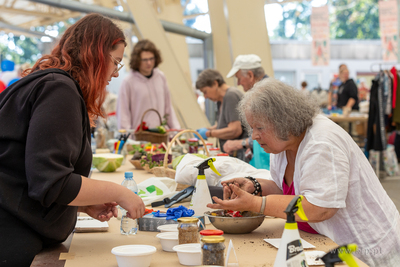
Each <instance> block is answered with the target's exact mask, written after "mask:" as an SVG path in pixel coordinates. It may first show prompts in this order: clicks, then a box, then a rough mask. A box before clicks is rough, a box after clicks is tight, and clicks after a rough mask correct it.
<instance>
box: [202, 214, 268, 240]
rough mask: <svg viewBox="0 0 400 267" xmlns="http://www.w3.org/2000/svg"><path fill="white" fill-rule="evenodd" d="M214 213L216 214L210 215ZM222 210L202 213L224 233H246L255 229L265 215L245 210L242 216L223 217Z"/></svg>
mask: <svg viewBox="0 0 400 267" xmlns="http://www.w3.org/2000/svg"><path fill="white" fill-rule="evenodd" d="M212 213H216V214H217V215H216V216H215V215H211V214H212ZM222 214H223V210H214V211H207V212H205V213H204V215H205V216H207V217H208V219H209V220H210V222H211V223H212V225H214V227H215V228H217V229H219V230H222V231H224V233H226V234H247V233H250V232H252V231H254V230H255V229H257V228H258V227H259V226H260V225H261V224H262V223H263V221H264V218H265V215H263V214H259V213H254V212H250V211H247V212H245V213H244V216H243V217H223V216H222Z"/></svg>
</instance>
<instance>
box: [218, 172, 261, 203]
mask: <svg viewBox="0 0 400 267" xmlns="http://www.w3.org/2000/svg"><path fill="white" fill-rule="evenodd" d="M221 184H222V187H223V188H224V199H234V198H236V197H237V195H236V194H235V192H233V191H232V190H231V188H230V187H229V185H230V184H234V185H236V186H237V187H239V188H240V189H242V190H244V191H246V192H248V193H253V192H254V190H255V188H254V184H253V182H252V181H250V180H249V179H247V178H243V177H240V178H234V179H230V180H226V181H222V182H221Z"/></svg>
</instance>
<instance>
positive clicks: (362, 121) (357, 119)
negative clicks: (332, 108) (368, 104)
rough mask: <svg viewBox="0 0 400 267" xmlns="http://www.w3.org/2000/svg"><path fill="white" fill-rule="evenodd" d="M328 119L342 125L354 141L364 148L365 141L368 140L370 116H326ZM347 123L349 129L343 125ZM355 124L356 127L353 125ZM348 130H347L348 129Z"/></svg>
mask: <svg viewBox="0 0 400 267" xmlns="http://www.w3.org/2000/svg"><path fill="white" fill-rule="evenodd" d="M326 116H327V118H329V119H330V120H332V121H334V122H336V123H337V124H342V125H341V126H342V127H343V128H344V129H345V130H347V132H348V133H349V134H350V136H351V137H352V138H353V140H354V141H355V142H356V143H357V144H358V145H359V146H360V147H364V145H365V139H366V138H367V126H368V115H367V114H363V113H358V112H354V113H350V114H349V116H343V115H341V114H335V113H334V114H330V115H326ZM344 123H347V124H348V127H344V126H343V124H344ZM353 124H355V127H352V125H353ZM346 128H347V129H346Z"/></svg>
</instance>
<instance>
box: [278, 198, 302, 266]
mask: <svg viewBox="0 0 400 267" xmlns="http://www.w3.org/2000/svg"><path fill="white" fill-rule="evenodd" d="M303 198H304V196H295V197H294V198H293V199H292V201H290V203H289V205H288V206H287V208H286V210H285V213H286V214H287V220H286V224H285V229H284V230H283V234H282V239H281V243H280V244H279V249H278V254H277V255H276V259H275V263H274V267H282V266H291V267H306V266H308V265H307V261H306V255H305V254H304V251H303V245H302V244H301V239H300V234H299V229H298V227H297V222H296V220H295V216H294V215H295V213H297V214H298V215H299V216H300V218H301V219H302V220H304V221H307V220H308V219H307V217H306V214H305V213H304V210H303V206H302V205H301V201H302V200H303Z"/></svg>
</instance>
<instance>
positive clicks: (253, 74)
mask: <svg viewBox="0 0 400 267" xmlns="http://www.w3.org/2000/svg"><path fill="white" fill-rule="evenodd" d="M232 76H235V77H236V78H237V84H238V85H241V86H243V89H244V91H245V92H247V91H249V90H250V89H251V88H253V86H254V84H255V83H256V82H259V81H261V80H262V79H265V78H268V75H266V74H265V71H264V68H263V67H262V66H261V58H260V57H259V56H257V55H254V54H249V55H239V56H237V57H236V59H235V62H234V63H233V66H232V69H231V70H230V71H229V73H228V75H226V78H231V77H232ZM241 148H248V150H247V153H246V155H247V154H251V153H248V152H250V150H249V149H251V150H253V149H254V148H253V140H252V138H251V134H250V135H249V137H248V138H245V139H243V140H228V141H226V142H225V144H224V147H223V149H224V151H225V152H227V153H230V152H232V151H236V150H238V149H241ZM257 151H261V153H262V154H261V155H262V156H261V157H258V156H257V155H255V154H254V157H255V158H253V160H252V161H250V164H251V165H253V166H254V167H256V168H261V167H263V168H266V169H269V154H267V153H265V152H264V151H262V149H261V150H259V149H257ZM253 152H254V150H253Z"/></svg>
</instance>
